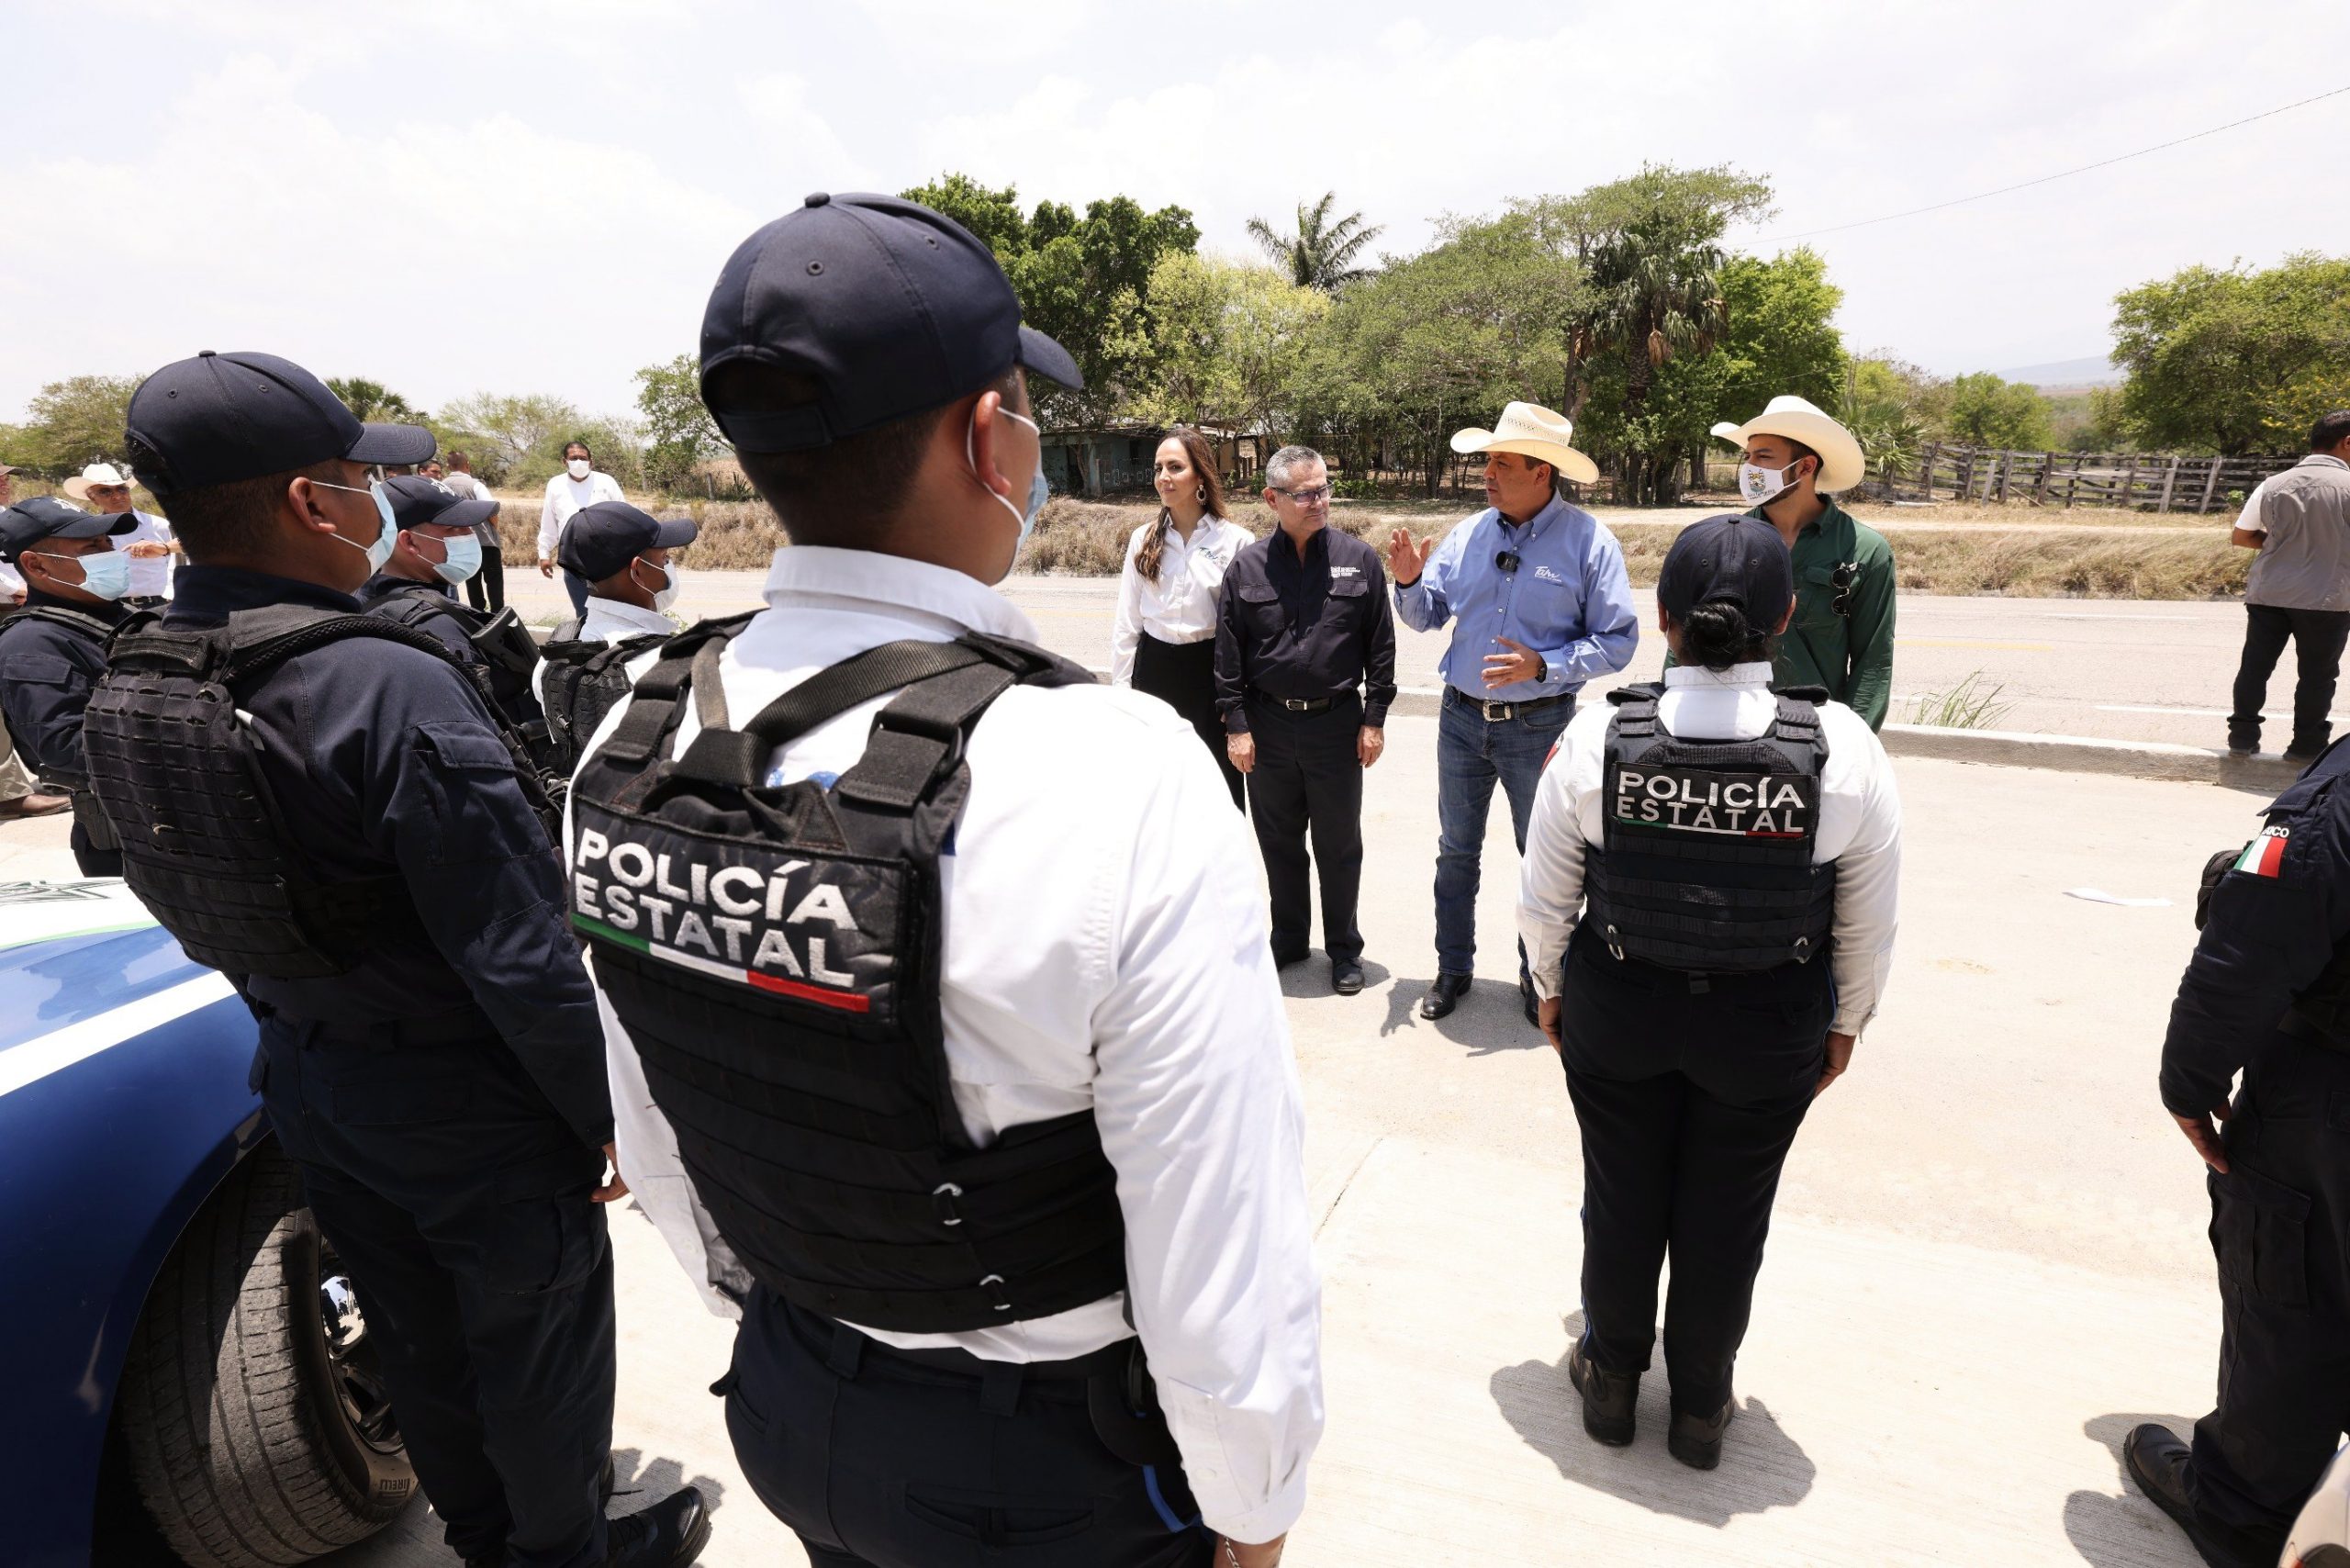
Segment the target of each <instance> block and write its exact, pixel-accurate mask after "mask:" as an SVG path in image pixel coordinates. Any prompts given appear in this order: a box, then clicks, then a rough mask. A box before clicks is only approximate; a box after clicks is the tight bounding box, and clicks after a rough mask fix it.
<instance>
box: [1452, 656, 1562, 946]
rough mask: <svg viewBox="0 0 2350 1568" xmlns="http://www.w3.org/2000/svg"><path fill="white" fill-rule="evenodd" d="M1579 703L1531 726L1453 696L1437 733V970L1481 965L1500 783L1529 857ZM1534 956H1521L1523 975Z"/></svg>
mask: <svg viewBox="0 0 2350 1568" xmlns="http://www.w3.org/2000/svg"><path fill="white" fill-rule="evenodd" d="M1574 711H1575V705H1574V700H1573V699H1572V698H1570V699H1568V700H1566V701H1564V702H1561V703H1559V704H1558V705H1557V706H1555V707H1551V708H1546V709H1543V710H1542V711H1540V712H1538V713H1533V714H1529V715H1527V717H1525V718H1511V719H1499V720H1493V721H1488V720H1487V719H1486V718H1485V716H1484V714H1483V711H1482V710H1480V709H1479V708H1478V707H1477V705H1476V703H1475V702H1473V701H1472V700H1470V699H1468V698H1466V697H1464V696H1462V695H1461V694H1460V692H1458V691H1456V690H1453V689H1449V688H1448V689H1446V691H1445V694H1444V709H1443V711H1442V712H1440V713H1439V714H1438V716H1437V725H1436V820H1437V844H1436V967H1437V969H1438V970H1439V971H1441V972H1443V973H1445V974H1449V975H1465V974H1468V973H1470V972H1471V970H1472V967H1473V966H1474V964H1475V962H1476V958H1477V881H1478V868H1477V862H1478V858H1479V857H1480V856H1481V855H1482V854H1483V851H1484V847H1485V819H1486V817H1487V815H1488V814H1489V813H1490V812H1491V811H1492V809H1493V803H1494V780H1495V779H1499V780H1500V781H1501V786H1502V789H1503V790H1504V791H1505V793H1506V794H1507V795H1508V796H1509V825H1510V832H1511V833H1512V834H1513V835H1515V836H1516V840H1517V847H1518V852H1519V853H1520V854H1523V853H1525V850H1526V820H1527V817H1529V816H1531V815H1532V814H1533V812H1534V787H1535V786H1536V785H1538V784H1539V783H1540V782H1541V781H1542V764H1543V763H1544V762H1545V761H1546V760H1548V758H1549V757H1550V748H1551V747H1552V746H1554V745H1557V744H1558V742H1559V735H1560V734H1561V732H1562V731H1563V730H1565V728H1566V727H1567V721H1568V720H1569V719H1571V718H1572V717H1573V716H1574ZM1525 970H1526V951H1525V948H1524V946H1520V947H1519V949H1518V973H1519V976H1520V978H1521V979H1522V978H1523V977H1524V975H1525Z"/></svg>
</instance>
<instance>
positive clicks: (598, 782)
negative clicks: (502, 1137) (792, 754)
mask: <svg viewBox="0 0 2350 1568" xmlns="http://www.w3.org/2000/svg"><path fill="white" fill-rule="evenodd" d="M745 619H747V618H745ZM740 625H741V621H739V620H738V621H736V622H731V623H729V622H711V623H705V624H703V625H700V626H697V627H694V628H693V629H691V630H689V631H688V632H685V633H680V634H679V635H677V636H676V637H673V638H671V639H669V641H668V642H667V643H666V645H665V647H664V649H663V652H662V655H661V658H660V661H659V662H658V663H657V664H655V666H653V667H652V668H651V669H649V670H647V671H646V672H645V674H644V675H643V678H640V679H639V680H638V681H637V683H636V686H635V689H634V692H633V695H632V700H631V701H630V704H629V707H628V709H627V711H626V713H625V715H624V716H623V717H622V718H621V722H620V723H619V724H618V725H617V726H616V727H615V728H614V729H613V731H612V733H611V734H610V736H609V737H608V738H607V739H606V740H605V741H604V742H603V743H602V744H601V745H598V746H597V747H596V748H595V750H594V751H592V752H591V753H590V754H589V755H588V759H587V761H586V762H585V763H584V764H583V765H582V766H581V767H580V770H579V773H578V775H577V777H576V779H575V780H574V782H573V786H572V808H571V809H572V824H573V833H574V844H573V846H572V849H571V863H570V866H569V868H568V869H569V872H570V875H569V878H568V881H569V885H570V890H571V899H572V906H571V907H572V922H573V924H574V926H575V927H576V929H577V930H578V931H579V932H580V933H581V935H584V936H585V937H586V938H587V940H588V947H589V949H590V951H591V952H592V953H593V955H594V958H595V969H596V979H597V982H598V984H599V986H600V987H601V989H602V990H603V992H604V994H605V996H606V998H607V999H609V1000H610V1002H611V1005H612V1010H613V1012H614V1013H615V1014H618V1015H619V1018H620V1020H621V1023H622V1024H623V1025H626V1026H627V1028H628V1032H629V1036H630V1038H631V1039H632V1040H633V1041H634V1043H635V1045H636V1048H637V1052H638V1054H639V1056H640V1057H641V1058H643V1063H644V1070H645V1079H646V1081H647V1082H648V1084H649V1085H650V1087H651V1089H652V1092H653V1098H654V1100H655V1103H658V1104H659V1106H660V1108H661V1111H662V1114H664V1115H666V1117H667V1118H668V1120H669V1123H670V1125H671V1126H673V1127H674V1128H675V1129H676V1131H677V1148H678V1152H679V1154H680V1155H681V1156H682V1158H683V1160H684V1163H685V1167H686V1170H688V1173H689V1174H690V1176H691V1177H692V1180H693V1183H694V1188H695V1191H696V1192H697V1193H699V1196H700V1198H701V1201H702V1204H703V1205H704V1207H706V1208H707V1209H708V1210H709V1212H710V1215H711V1219H712V1220H713V1221H715V1222H716V1225H717V1226H718V1230H719V1232H720V1234H722V1236H724V1237H725V1238H726V1241H727V1244H728V1245H729V1246H730V1247H732V1248H733V1250H734V1252H735V1253H736V1254H737V1256H739V1257H740V1258H741V1259H742V1260H743V1263H744V1267H746V1268H747V1269H748V1270H749V1271H751V1273H752V1274H753V1275H754V1276H755V1278H756V1279H757V1280H758V1281H759V1282H761V1283H762V1284H765V1285H766V1286H767V1288H768V1289H770V1290H772V1291H774V1292H776V1293H777V1294H779V1295H782V1296H784V1297H785V1298H787V1299H789V1300H790V1301H793V1302H797V1303H798V1304H800V1305H802V1306H804V1307H806V1308H808V1309H809V1310H811V1311H814V1312H818V1313H822V1314H823V1315H824V1316H829V1317H834V1318H841V1319H846V1320H848V1321H850V1322H854V1323H857V1324H860V1325H863V1326H865V1327H874V1328H885V1329H893V1330H900V1331H904V1332H908V1333H945V1332H956V1331H961V1330H968V1329H973V1328H984V1327H993V1326H996V1325H1001V1324H1005V1323H1013V1322H1018V1321H1022V1320H1024V1319H1027V1318H1034V1317H1043V1316H1048V1315H1050V1314H1053V1313H1057V1312H1064V1311H1067V1310H1069V1308H1072V1307H1076V1306H1081V1305H1085V1304H1086V1303H1088V1302H1092V1301H1098V1300H1100V1299H1101V1298H1102V1297H1103V1296H1106V1295H1109V1294H1112V1293H1113V1292H1115V1291H1118V1290H1121V1289H1123V1288H1124V1287H1125V1222H1124V1218H1123V1216H1122V1215H1121V1213H1120V1211H1119V1208H1118V1201H1117V1178H1116V1173H1115V1171H1114V1170H1113V1168H1112V1167H1111V1165H1110V1162H1109V1160H1108V1159H1107V1158H1106V1157H1105V1156H1104V1155H1103V1153H1102V1139H1101V1134H1100V1132H1099V1131H1098V1130H1097V1129H1096V1127H1095V1126H1094V1121H1093V1116H1092V1114H1091V1112H1090V1111H1085V1112H1078V1113H1076V1114H1070V1115H1067V1116H1060V1117H1056V1118H1053V1119H1051V1120H1049V1121H1043V1122H1033V1123H1028V1124H1024V1125H1023V1126H1015V1127H1012V1128H1009V1129H1006V1130H1005V1131H1004V1133H1003V1134H1002V1136H1001V1137H999V1138H998V1139H997V1141H996V1142H994V1143H993V1144H991V1145H990V1146H989V1147H988V1148H977V1147H975V1146H974V1145H973V1143H972V1141H971V1139H970V1137H969V1135H968V1132H967V1130H966V1129H965V1127H964V1125H963V1120H962V1116H961V1114H959V1113H958V1112H957V1108H956V1105H955V1099H954V1095H953V1093H952V1092H951V1090H950V1088H949V1085H948V1077H947V1066H946V1046H945V1037H944V1025H943V1024H942V1022H941V1016H940V1005H939V977H940V973H941V969H942V963H943V942H942V936H943V934H942V930H941V923H942V919H943V908H942V906H943V902H944V901H943V897H942V893H941V889H940V882H939V854H940V849H941V846H943V845H944V844H946V842H947V841H948V839H949V838H950V836H951V835H952V834H953V833H954V831H955V824H956V822H957V818H959V817H960V816H961V814H962V812H963V806H964V802H965V800H966V798H967V797H968V792H969V789H970V770H969V768H968V766H967V765H966V763H965V761H964V750H965V745H966V742H967V741H968V737H969V735H970V734H971V730H972V727H973V726H974V725H975V724H976V723H977V722H979V716H980V715H981V714H982V713H984V712H985V711H986V710H987V708H988V705H989V704H990V703H991V702H992V701H994V700H995V699H996V698H997V697H999V696H1000V695H1002V693H1003V692H1004V691H1006V690H1008V689H1010V688H1012V687H1013V686H1014V685H1038V686H1058V685H1071V684H1079V683H1083V682H1088V681H1090V680H1091V677H1090V676H1088V675H1087V674H1086V673H1085V672H1084V671H1083V670H1081V669H1079V668H1077V667H1076V666H1073V665H1069V664H1066V663H1063V662H1062V661H1060V660H1058V659H1056V658H1054V657H1053V656H1052V655H1049V654H1046V653H1045V652H1043V651H1042V650H1040V649H1036V648H1032V647H1029V646H1027V645H1026V644H1019V643H1012V642H1004V641H1000V640H998V639H995V638H991V637H983V636H979V635H969V636H966V637H965V638H964V639H962V640H961V641H959V642H956V643H944V644H940V643H918V642H907V643H892V644H887V645H885V646H882V647H878V648H875V649H873V650H871V651H870V652H868V653H865V654H862V655H858V656H857V657H856V658H853V659H850V660H847V661H846V662H845V663H842V664H838V665H834V666H831V667H830V668H828V669H825V670H823V671H821V672H820V673H818V674H817V675H815V676H813V677H811V678H809V679H808V680H807V681H805V682H803V683H801V684H800V685H799V686H797V687H795V688H793V689H791V690H789V691H788V692H786V693H784V694H783V695H782V696H781V697H779V698H778V699H777V700H775V701H773V702H771V703H769V704H768V705H767V707H766V708H765V709H763V710H761V711H760V712H759V713H758V714H757V715H756V716H755V717H754V718H753V719H752V720H751V721H750V722H748V723H746V724H744V725H743V726H742V727H741V728H739V729H736V728H732V727H730V725H729V718H728V714H727V710H726V701H725V693H724V691H723V689H722V686H721V683H720V680H719V675H718V661H719V655H720V653H721V652H722V649H723V648H724V646H725V644H726V643H727V641H728V640H729V639H730V638H731V637H732V636H733V634H734V633H735V632H736V631H738V630H739V629H740ZM893 691H894V692H896V693H898V695H897V696H896V697H895V699H894V700H891V701H890V704H889V705H888V706H887V707H886V708H884V709H883V710H882V711H881V712H880V714H879V716H878V718H877V720H876V721H875V723H874V727H873V732H872V735H871V737H870V739H869V740H868V741H867V745H866V750H865V754H864V756H863V757H862V758H861V759H860V760H859V761H858V762H857V763H856V766H855V767H851V768H850V769H849V770H848V771H847V772H846V773H845V774H842V775H841V776H840V777H839V778H838V779H837V780H834V781H831V782H823V781H819V780H818V779H812V778H811V779H806V780H802V781H800V782H799V783H794V784H789V785H777V784H773V783H771V782H769V781H768V778H767V759H768V757H769V756H771V755H772V754H773V752H774V750H775V748H776V747H777V746H778V745H784V744H786V743H788V742H789V741H791V740H792V739H794V738H795V737H797V736H800V735H801V734H806V733H807V732H809V731H810V730H811V729H813V728H815V727H816V726H817V725H819V724H821V723H822V722H825V721H826V720H828V719H831V718H832V717H834V715H836V714H838V713H840V712H842V711H845V710H847V709H850V708H853V707H855V706H856V705H857V704H858V703H860V702H866V701H869V700H873V699H875V698H877V697H881V696H885V695H888V694H889V693H890V692H893ZM688 702H691V703H692V705H693V706H694V708H695V710H696V711H697V712H698V713H699V716H700V722H701V726H702V727H701V729H700V731H699V734H696V735H695V737H694V739H693V743H692V745H689V746H688V747H687V748H686V749H685V752H684V754H683V755H682V756H676V757H674V758H673V757H672V756H671V753H672V752H673V751H674V749H675V747H676V743H677V727H678V723H679V720H680V718H681V716H682V715H683V713H684V711H685V708H686V705H687V704H688ZM996 853H1002V851H1001V850H998V851H996ZM1003 917H1004V918H1006V919H1017V918H1019V915H1018V912H1016V911H1006V912H1004V913H1003Z"/></svg>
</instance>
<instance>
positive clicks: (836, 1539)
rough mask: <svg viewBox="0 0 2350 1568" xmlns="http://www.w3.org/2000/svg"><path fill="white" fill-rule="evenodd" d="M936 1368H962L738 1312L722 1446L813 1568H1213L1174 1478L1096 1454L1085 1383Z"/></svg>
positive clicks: (782, 1316) (820, 1322)
mask: <svg viewBox="0 0 2350 1568" xmlns="http://www.w3.org/2000/svg"><path fill="white" fill-rule="evenodd" d="M933 1354H936V1353H935V1352H934V1353H933ZM946 1359H947V1360H951V1361H957V1362H958V1363H960V1365H959V1366H945V1365H936V1364H933V1363H932V1362H931V1361H916V1360H912V1359H910V1358H908V1357H906V1356H904V1355H901V1354H900V1353H898V1352H896V1351H894V1350H890V1348H889V1347H887V1346H885V1345H883V1344H881V1343H880V1342H879V1341H878V1340H875V1339H871V1338H867V1337H866V1336H865V1335H862V1334H859V1333H857V1332H856V1330H855V1329H851V1328H844V1327H842V1326H841V1325H839V1324H836V1323H833V1322H830V1321H828V1320H827V1319H825V1318H822V1317H819V1316H816V1315H814V1314H813V1313H810V1312H805V1311H803V1310H801V1309H800V1308H799V1307H796V1306H792V1305H789V1304H788V1303H785V1302H782V1301H780V1300H778V1299H777V1298H776V1297H774V1296H772V1295H770V1294H767V1292H766V1291H765V1290H756V1291H754V1292H753V1293H752V1295H751V1299H750V1300H749V1301H748V1302H747V1303H745V1304H744V1312H743V1327H742V1328H741V1330H740V1332H738V1333H737V1335H736V1336H735V1339H734V1366H733V1371H732V1372H729V1373H728V1374H727V1376H726V1378H725V1380H724V1381H723V1383H722V1384H721V1386H722V1387H723V1388H724V1389H725V1390H726V1431H727V1435H728V1436H729V1437H730V1438H732V1439H733V1442H734V1455H735V1458H736V1459H738V1460H739V1461H740V1462H742V1466H743V1473H744V1476H745V1477H746V1478H747V1479H748V1480H749V1481H750V1483H751V1489H752V1490H753V1491H755V1492H756V1493H757V1494H758V1495H759V1500H760V1501H761V1502H763V1503H765V1504H766V1505H767V1507H768V1508H769V1509H770V1510H771V1511H772V1512H773V1513H774V1514H775V1516H776V1517H777V1518H779V1519H781V1520H782V1521H783V1522H784V1523H785V1524H788V1525H789V1526H790V1527H791V1528H792V1529H793V1530H794V1531H795V1532H796V1533H797V1534H798V1535H799V1537H800V1540H801V1541H802V1543H804V1544H805V1545H806V1547H807V1549H808V1557H809V1561H810V1562H812V1563H814V1564H815V1565H816V1568H936V1565H941V1564H947V1563H974V1564H976V1563H980V1562H986V1563H990V1564H994V1565H999V1568H1209V1564H1210V1562H1211V1557H1212V1554H1213V1552H1214V1549H1215V1543H1214V1537H1213V1536H1211V1535H1210V1534H1208V1533H1207V1531H1206V1530H1205V1529H1203V1527H1202V1526H1201V1525H1200V1523H1199V1509H1198V1507H1197V1506H1196V1505H1195V1504H1193V1502H1192V1495H1191V1489H1190V1487H1189V1486H1188V1485H1187V1484H1185V1482H1184V1479H1183V1475H1182V1472H1181V1467H1180V1466H1179V1467H1176V1468H1174V1469H1172V1470H1170V1471H1161V1470H1158V1469H1155V1468H1151V1469H1146V1468H1144V1467H1140V1466H1137V1465H1135V1464H1132V1463H1129V1462H1126V1461H1125V1460H1122V1459H1120V1458H1118V1457H1117V1456H1116V1455H1115V1454H1113V1453H1112V1452H1111V1451H1110V1450H1108V1449H1107V1448H1105V1447H1103V1446H1102V1439H1100V1438H1099V1437H1097V1436H1095V1434H1094V1430H1093V1423H1092V1417H1091V1416H1090V1415H1089V1414H1088V1413H1087V1408H1086V1384H1085V1383H1084V1382H1083V1380H1082V1379H1080V1378H1073V1377H1068V1376H1056V1375H1052V1373H1051V1372H1050V1371H1049V1370H1048V1369H1037V1368H1023V1367H1021V1366H1019V1365H1018V1364H1017V1363H1013V1362H1003V1363H997V1364H993V1365H990V1364H989V1363H983V1362H980V1361H978V1360H977V1359H976V1358H972V1357H961V1356H952V1355H950V1356H948V1357H946ZM964 1367H968V1369H969V1370H961V1369H962V1368H964Z"/></svg>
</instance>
